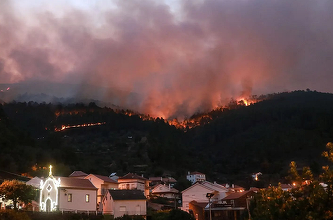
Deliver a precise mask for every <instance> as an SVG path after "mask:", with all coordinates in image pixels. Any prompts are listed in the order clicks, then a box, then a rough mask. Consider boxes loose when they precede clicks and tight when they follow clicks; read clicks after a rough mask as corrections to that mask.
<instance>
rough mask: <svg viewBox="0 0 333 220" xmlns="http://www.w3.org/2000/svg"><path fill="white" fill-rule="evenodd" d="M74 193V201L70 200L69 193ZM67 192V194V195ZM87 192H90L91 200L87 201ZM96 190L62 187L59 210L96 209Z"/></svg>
mask: <svg viewBox="0 0 333 220" xmlns="http://www.w3.org/2000/svg"><path fill="white" fill-rule="evenodd" d="M70 193H71V194H72V202H68V194H70ZM65 194H66V195H65ZM86 194H89V202H86ZM96 204H97V195H96V190H87V189H66V191H65V190H64V189H60V190H59V211H76V210H77V211H96Z"/></svg>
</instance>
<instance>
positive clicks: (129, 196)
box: [102, 189, 147, 218]
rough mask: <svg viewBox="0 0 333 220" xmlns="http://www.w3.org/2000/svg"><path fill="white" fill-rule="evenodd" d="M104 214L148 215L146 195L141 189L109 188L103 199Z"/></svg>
mask: <svg viewBox="0 0 333 220" xmlns="http://www.w3.org/2000/svg"><path fill="white" fill-rule="evenodd" d="M102 210H103V214H109V215H113V216H114V218H117V217H121V216H123V215H141V216H146V214H147V207H146V197H145V196H144V194H143V191H141V190H111V189H110V190H108V191H107V193H106V194H105V196H104V197H103V199H102Z"/></svg>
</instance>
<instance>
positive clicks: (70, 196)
mask: <svg viewBox="0 0 333 220" xmlns="http://www.w3.org/2000/svg"><path fill="white" fill-rule="evenodd" d="M72 200H73V196H72V193H68V194H67V202H72Z"/></svg>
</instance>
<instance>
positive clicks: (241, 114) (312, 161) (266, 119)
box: [187, 91, 333, 181]
mask: <svg viewBox="0 0 333 220" xmlns="http://www.w3.org/2000/svg"><path fill="white" fill-rule="evenodd" d="M187 137H188V140H189V146H191V147H193V149H195V151H197V152H199V154H201V155H209V156H208V157H204V158H205V161H203V164H207V163H210V164H211V165H210V167H211V169H213V170H214V172H216V173H218V174H221V173H225V174H226V175H225V176H230V175H237V174H243V173H248V172H249V171H252V172H259V171H261V172H262V173H266V174H274V175H271V176H269V177H267V178H270V179H271V181H273V180H274V179H278V178H280V177H281V176H280V175H277V174H284V172H285V170H286V169H287V168H288V165H289V162H290V161H291V160H295V161H297V162H298V164H299V165H300V166H301V165H310V166H311V168H312V169H313V170H314V171H315V172H318V171H320V169H321V166H320V164H321V162H322V161H323V159H322V157H321V152H322V151H323V150H324V149H325V145H326V143H327V142H328V141H332V140H333V95H332V94H325V93H318V92H311V91H295V92H291V93H287V92H286V93H281V94H275V95H270V96H269V98H268V99H267V100H265V101H262V102H258V103H256V104H254V105H250V106H247V107H240V108H237V109H236V110H232V111H223V112H222V113H221V114H220V115H219V117H218V118H217V119H216V120H214V121H212V122H211V123H209V124H207V125H205V126H201V127H196V128H194V129H192V130H190V131H189V132H188V133H187ZM199 161H200V160H199ZM199 166H200V165H199Z"/></svg>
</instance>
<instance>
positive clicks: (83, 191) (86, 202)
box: [39, 166, 97, 212]
mask: <svg viewBox="0 0 333 220" xmlns="http://www.w3.org/2000/svg"><path fill="white" fill-rule="evenodd" d="M51 168H52V167H51V166H50V173H49V177H48V178H47V179H46V180H45V181H43V180H42V181H41V183H40V201H39V205H40V210H41V211H46V212H52V211H57V210H59V211H73V212H95V211H96V204H97V193H96V192H97V188H96V187H95V186H94V185H93V184H92V183H91V182H90V181H89V180H87V179H76V178H70V177H58V178H55V177H54V176H53V175H52V171H51Z"/></svg>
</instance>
